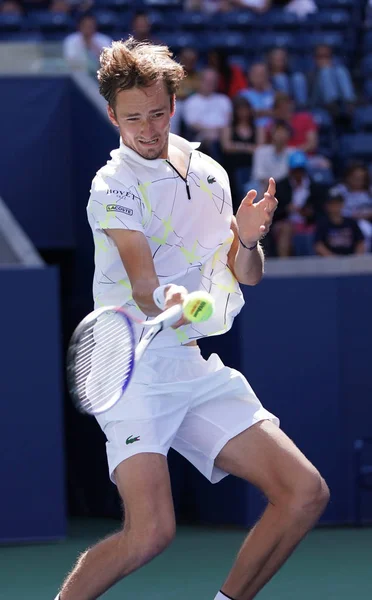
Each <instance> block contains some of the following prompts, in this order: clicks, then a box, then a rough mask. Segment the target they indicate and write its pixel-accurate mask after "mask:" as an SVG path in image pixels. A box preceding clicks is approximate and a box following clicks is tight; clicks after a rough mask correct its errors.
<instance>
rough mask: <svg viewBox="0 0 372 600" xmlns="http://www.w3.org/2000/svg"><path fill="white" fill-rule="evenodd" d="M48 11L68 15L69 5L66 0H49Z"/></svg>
mask: <svg viewBox="0 0 372 600" xmlns="http://www.w3.org/2000/svg"><path fill="white" fill-rule="evenodd" d="M49 12H51V13H56V14H59V15H61V14H63V15H68V14H70V12H71V5H70V4H69V2H67V0H51V3H50V4H49Z"/></svg>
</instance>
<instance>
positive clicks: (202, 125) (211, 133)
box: [183, 68, 232, 154]
mask: <svg viewBox="0 0 372 600" xmlns="http://www.w3.org/2000/svg"><path fill="white" fill-rule="evenodd" d="M217 86H218V73H217V71H215V70H214V69H210V68H207V69H204V71H202V73H201V75H200V83H199V92H197V93H196V94H193V95H192V96H190V97H189V98H188V99H187V100H185V102H184V104H183V119H184V122H185V124H186V126H187V127H188V128H189V130H190V135H191V137H192V138H193V139H198V140H199V141H200V142H201V143H202V146H203V149H204V150H205V151H207V152H209V153H212V154H213V153H214V147H215V144H216V143H217V142H218V141H219V137H220V131H221V129H222V128H223V127H226V126H227V125H228V124H229V122H230V120H231V114H232V103H231V100H230V98H228V96H225V94H219V93H217V92H216V90H217Z"/></svg>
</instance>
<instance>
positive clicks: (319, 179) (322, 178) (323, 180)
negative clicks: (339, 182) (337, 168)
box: [308, 167, 335, 186]
mask: <svg viewBox="0 0 372 600" xmlns="http://www.w3.org/2000/svg"><path fill="white" fill-rule="evenodd" d="M308 170H309V174H310V177H311V179H312V180H313V181H315V183H319V184H321V185H326V186H332V185H334V183H335V178H334V176H333V173H332V171H331V170H330V169H319V168H316V167H309V169H308Z"/></svg>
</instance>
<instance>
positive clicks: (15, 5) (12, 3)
mask: <svg viewBox="0 0 372 600" xmlns="http://www.w3.org/2000/svg"><path fill="white" fill-rule="evenodd" d="M0 14H2V15H18V16H22V15H23V7H22V5H21V3H20V2H18V1H17V0H4V2H2V3H1V4H0Z"/></svg>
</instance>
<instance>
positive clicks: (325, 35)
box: [302, 31, 350, 52]
mask: <svg viewBox="0 0 372 600" xmlns="http://www.w3.org/2000/svg"><path fill="white" fill-rule="evenodd" d="M302 39H303V46H307V48H308V49H313V48H315V47H316V46H318V45H320V44H325V45H327V46H330V47H331V48H333V49H334V50H335V51H336V52H341V50H343V52H345V47H346V48H347V50H349V49H350V43H349V40H348V39H347V38H346V36H345V35H344V34H343V33H341V32H339V31H316V32H315V33H311V34H307V35H306V36H302Z"/></svg>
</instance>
